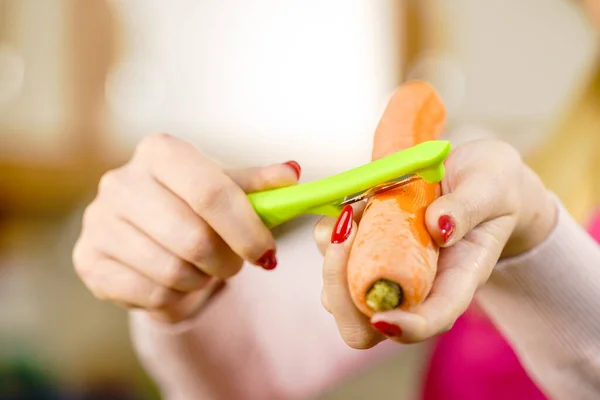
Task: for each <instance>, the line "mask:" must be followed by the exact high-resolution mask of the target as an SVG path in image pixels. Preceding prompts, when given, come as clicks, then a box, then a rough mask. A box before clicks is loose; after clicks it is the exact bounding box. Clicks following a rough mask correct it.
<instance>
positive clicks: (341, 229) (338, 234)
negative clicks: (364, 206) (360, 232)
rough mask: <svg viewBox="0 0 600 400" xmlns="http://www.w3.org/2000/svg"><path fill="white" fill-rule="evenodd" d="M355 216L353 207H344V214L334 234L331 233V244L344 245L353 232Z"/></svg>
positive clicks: (334, 229)
mask: <svg viewBox="0 0 600 400" xmlns="http://www.w3.org/2000/svg"><path fill="white" fill-rule="evenodd" d="M353 216H354V210H353V209H352V206H351V205H347V206H346V207H344V210H343V211H342V214H341V215H340V217H339V218H338V220H337V222H336V224H335V228H333V232H331V243H333V244H340V243H344V242H345V241H346V239H348V236H350V232H352V220H353V219H352V218H353Z"/></svg>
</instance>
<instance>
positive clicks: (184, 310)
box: [150, 279, 227, 323]
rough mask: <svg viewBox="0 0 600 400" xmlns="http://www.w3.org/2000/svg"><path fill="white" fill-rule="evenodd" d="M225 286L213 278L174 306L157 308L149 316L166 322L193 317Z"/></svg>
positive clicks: (175, 321) (222, 282)
mask: <svg viewBox="0 0 600 400" xmlns="http://www.w3.org/2000/svg"><path fill="white" fill-rule="evenodd" d="M226 286H227V284H226V282H225V281H223V280H220V279H213V280H212V281H211V282H209V283H208V285H207V286H206V287H204V288H203V289H202V290H197V291H195V292H191V293H188V294H187V295H186V296H185V298H184V299H183V300H181V301H179V302H178V303H177V305H176V306H175V307H171V308H169V309H168V310H167V311H165V310H162V311H161V310H159V311H152V312H150V316H151V317H152V318H154V319H155V320H157V321H160V322H166V323H177V322H180V321H183V320H185V319H189V318H193V317H194V316H195V315H196V314H198V313H199V312H200V311H202V309H203V308H204V306H205V305H207V304H209V303H210V302H211V300H213V299H214V298H215V297H217V296H218V295H219V294H220V293H221V292H222V291H223V290H224V289H225V287H226Z"/></svg>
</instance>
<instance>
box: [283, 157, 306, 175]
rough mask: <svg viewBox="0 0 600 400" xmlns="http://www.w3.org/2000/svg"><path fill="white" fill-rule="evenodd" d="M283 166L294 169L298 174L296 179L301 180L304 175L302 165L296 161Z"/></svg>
mask: <svg viewBox="0 0 600 400" xmlns="http://www.w3.org/2000/svg"><path fill="white" fill-rule="evenodd" d="M283 165H287V166H288V167H290V168H292V169H293V170H294V172H295V173H296V177H297V178H298V179H300V175H301V174H302V168H301V167H300V164H298V163H297V162H296V161H288V162H286V163H283Z"/></svg>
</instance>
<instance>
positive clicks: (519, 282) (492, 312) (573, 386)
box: [478, 202, 600, 400]
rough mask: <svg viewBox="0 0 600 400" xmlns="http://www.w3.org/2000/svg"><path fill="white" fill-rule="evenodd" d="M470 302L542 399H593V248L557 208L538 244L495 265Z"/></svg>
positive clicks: (598, 342)
mask: <svg viewBox="0 0 600 400" xmlns="http://www.w3.org/2000/svg"><path fill="white" fill-rule="evenodd" d="M557 204H558V202H557ZM478 299H479V300H480V302H481V305H482V306H483V307H484V308H485V309H486V311H487V312H488V314H489V316H490V317H491V318H492V320H493V321H494V322H495V324H496V325H497V326H498V328H499V329H500V330H501V331H502V332H503V333H504V335H505V337H506V338H507V340H508V341H509V342H510V343H511V344H512V346H513V348H514V349H515V351H516V352H517V354H518V355H519V358H520V359H521V361H522V363H523V365H524V366H525V367H526V369H527V370H528V371H529V373H530V375H531V376H532V378H533V379H534V380H535V381H536V382H537V383H538V385H539V387H540V388H542V390H544V392H545V393H547V394H548V396H549V397H551V398H556V399H565V400H571V399H578V400H579V399H581V400H585V399H590V400H591V399H599V398H600V246H599V245H598V244H597V243H596V242H595V241H594V240H593V239H592V237H591V236H590V235H589V233H588V232H586V231H585V230H584V229H583V228H582V227H581V226H580V225H579V224H578V223H577V222H576V221H575V220H573V219H572V217H571V216H570V215H569V214H568V212H567V211H566V210H565V209H564V208H563V207H562V205H560V204H558V223H557V226H556V228H555V230H554V231H553V232H552V233H551V235H550V236H549V237H548V238H547V239H546V241H545V242H544V243H542V244H541V245H540V246H538V247H537V248H535V249H533V250H532V251H530V252H528V253H526V254H523V255H521V256H519V257H516V258H513V259H508V260H504V261H502V262H501V263H499V264H498V265H497V266H496V269H495V271H494V273H493V274H492V277H491V279H490V280H489V281H488V283H487V284H486V285H485V286H484V287H483V288H482V289H481V290H480V291H479V293H478Z"/></svg>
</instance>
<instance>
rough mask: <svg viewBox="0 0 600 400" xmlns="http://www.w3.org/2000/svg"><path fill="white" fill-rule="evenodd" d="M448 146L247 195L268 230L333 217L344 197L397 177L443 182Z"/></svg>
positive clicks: (422, 147)
mask: <svg viewBox="0 0 600 400" xmlns="http://www.w3.org/2000/svg"><path fill="white" fill-rule="evenodd" d="M450 150H451V145H450V142H447V141H443V140H434V141H429V142H424V143H421V144H418V145H416V146H413V147H411V148H409V149H406V150H403V151H400V152H398V153H395V154H392V155H390V156H388V157H385V158H382V159H379V160H377V161H373V162H371V163H369V164H365V165H363V166H360V167H357V168H354V169H351V170H349V171H346V172H342V173H340V174H337V175H333V176H330V177H327V178H324V179H321V180H318V181H313V182H308V183H303V184H300V185H294V186H287V187H284V188H279V189H273V190H267V191H263V192H256V193H251V194H249V195H248V198H249V199H250V202H251V203H252V206H253V207H254V210H255V211H256V212H257V214H258V215H259V216H260V218H261V219H262V221H263V222H264V224H265V225H266V226H267V227H268V228H269V229H270V228H273V227H275V226H277V225H280V224H283V223H285V222H287V221H289V220H291V219H294V218H296V217H299V216H301V215H304V214H320V215H326V216H332V217H337V216H338V215H339V213H340V211H341V207H340V203H341V202H342V200H343V199H344V197H346V196H349V195H351V194H353V193H357V192H361V191H364V190H367V189H369V188H371V187H373V186H376V185H379V184H381V183H384V182H387V181H391V180H394V179H396V178H398V177H401V176H404V175H409V174H416V175H419V176H420V177H421V178H422V179H424V180H425V181H426V182H428V183H437V182H440V181H441V180H442V179H443V178H444V173H445V171H444V160H445V159H446V157H447V156H448V154H450Z"/></svg>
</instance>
